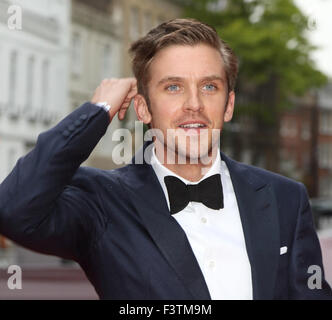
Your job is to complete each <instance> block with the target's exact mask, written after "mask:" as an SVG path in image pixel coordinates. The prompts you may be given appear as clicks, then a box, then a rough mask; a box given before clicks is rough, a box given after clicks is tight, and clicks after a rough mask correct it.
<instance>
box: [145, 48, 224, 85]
mask: <svg viewBox="0 0 332 320" xmlns="http://www.w3.org/2000/svg"><path fill="white" fill-rule="evenodd" d="M149 72H150V81H151V82H158V81H159V80H160V79H161V78H163V77H165V76H168V75H172V76H178V77H183V78H201V77H206V76H209V75H211V74H216V75H220V76H221V77H223V78H224V77H225V71H224V64H223V60H222V58H221V54H220V52H219V51H218V50H217V49H215V48H213V47H211V46H208V45H205V44H198V45H194V46H189V45H172V46H169V47H166V48H164V49H162V50H160V51H159V52H158V53H157V54H156V55H155V56H154V58H153V60H152V63H151V65H150V68H149Z"/></svg>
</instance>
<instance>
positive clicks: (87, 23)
mask: <svg viewBox="0 0 332 320" xmlns="http://www.w3.org/2000/svg"><path fill="white" fill-rule="evenodd" d="M113 4H114V3H113V1H110V0H72V11H71V32H70V38H71V40H70V43H71V52H70V68H69V70H68V71H69V74H68V76H69V79H70V96H69V100H70V107H71V110H74V109H76V108H77V107H78V106H80V105H81V104H82V103H84V102H86V101H90V100H91V98H92V95H93V93H94V91H95V89H96V88H97V86H98V85H99V84H100V82H101V81H102V80H103V79H105V78H116V77H121V75H122V73H123V72H122V61H123V58H122V47H123V30H122V24H121V17H119V15H121V12H119V11H116V10H115V9H114V6H113ZM119 127H120V123H119V121H118V119H117V117H115V118H114V120H113V121H112V126H110V127H109V128H108V130H107V132H106V134H105V136H104V137H103V138H102V139H101V140H100V142H99V144H98V145H97V147H96V148H95V150H94V152H93V153H92V154H91V156H90V157H89V159H88V160H87V161H86V163H85V165H90V166H95V167H102V168H104V169H111V168H113V167H114V164H113V162H112V158H111V156H112V149H113V146H114V145H115V143H118V142H113V141H112V134H113V132H114V130H116V129H118V128H119Z"/></svg>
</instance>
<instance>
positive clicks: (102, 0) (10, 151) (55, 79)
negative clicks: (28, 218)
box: [0, 0, 181, 267]
mask: <svg viewBox="0 0 332 320" xmlns="http://www.w3.org/2000/svg"><path fill="white" fill-rule="evenodd" d="M12 5H16V6H18V9H21V11H22V28H21V29H20V30H11V29H10V28H9V27H8V19H9V18H10V16H11V11H10V8H12V9H15V8H14V7H11V6H12ZM8 10H9V12H8ZM180 13H181V10H180V8H179V7H178V6H176V5H175V4H174V3H173V1H168V0H70V1H69V0H30V1H25V0H17V1H12V0H0V38H1V42H0V70H1V72H0V155H1V157H0V182H1V181H2V180H3V179H4V178H5V177H6V176H7V175H8V173H9V172H10V171H11V170H12V168H13V167H14V165H15V163H16V161H17V160H18V158H19V157H21V156H22V155H24V154H26V153H27V152H28V151H29V150H30V149H32V148H33V146H34V145H35V142H36V140H37V136H38V134H40V133H41V132H43V131H45V130H47V129H48V128H50V127H52V126H53V125H55V124H56V123H57V122H58V121H59V120H60V119H62V118H63V117H64V116H65V115H67V114H68V113H70V112H71V111H72V110H74V109H75V108H77V107H78V106H79V105H81V104H82V103H84V102H86V101H89V100H90V99H91V97H92V95H93V93H94V90H95V89H96V87H97V86H98V85H99V83H100V82H101V81H102V80H103V79H104V78H112V77H123V76H126V77H128V76H132V73H131V65H130V57H129V55H128V52H127V51H128V48H129V46H130V43H131V42H132V41H134V40H136V39H137V38H138V37H140V36H142V35H143V34H145V33H146V32H147V31H149V30H150V29H151V28H152V27H154V26H156V25H157V24H159V23H161V22H162V21H164V20H167V19H171V18H176V17H179V16H180ZM135 119H136V116H135V112H134V110H133V108H131V110H130V112H128V115H127V117H126V121H122V122H120V121H118V119H117V117H115V118H114V119H113V121H112V125H111V126H109V128H108V130H107V132H106V134H105V136H104V137H103V138H102V139H101V141H100V142H99V144H98V145H97V146H96V148H95V150H94V151H93V153H92V154H91V156H90V157H89V159H88V160H87V161H86V162H85V163H84V164H83V165H90V166H94V167H99V168H103V169H111V168H115V167H117V166H119V164H117V163H114V161H113V160H112V151H113V149H114V146H115V145H117V144H119V141H114V139H112V137H113V133H114V131H115V130H116V129H119V128H122V127H125V128H129V129H131V130H132V129H133V123H134V120H135ZM131 137H132V139H134V137H133V135H131ZM133 152H134V150H133ZM130 159H131V155H129V157H128V159H126V160H127V161H129V160H130ZM36 169H38V168H36ZM13 262H15V263H18V264H34V265H35V264H43V265H53V266H54V265H58V264H59V259H58V258H56V257H49V256H44V255H39V254H35V253H32V252H31V251H28V250H25V249H23V248H21V247H17V246H15V247H14V246H13V245H12V244H11V242H10V241H9V240H8V239H5V238H4V237H2V236H1V235H0V267H1V265H6V264H11V263H13Z"/></svg>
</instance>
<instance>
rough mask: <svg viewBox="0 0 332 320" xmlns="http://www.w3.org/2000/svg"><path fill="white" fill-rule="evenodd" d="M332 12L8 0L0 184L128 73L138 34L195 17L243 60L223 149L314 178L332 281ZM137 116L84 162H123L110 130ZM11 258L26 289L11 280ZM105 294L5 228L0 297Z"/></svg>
mask: <svg viewBox="0 0 332 320" xmlns="http://www.w3.org/2000/svg"><path fill="white" fill-rule="evenodd" d="M17 9H20V10H22V21H21V28H16V29H15V28H13V27H12V26H11V25H10V23H14V25H15V23H16V25H19V23H18V22H19V21H17V19H16V21H15V19H11V17H12V16H13V15H14V13H15V12H17V11H15V10H17ZM331 14H332V1H331V0H232V1H230V0H29V1H27V0H16V1H12V0H0V183H1V181H2V180H3V179H4V178H5V177H6V176H7V175H8V174H9V173H10V171H11V170H12V168H13V167H14V165H15V163H16V161H17V160H18V159H19V157H21V156H22V155H24V154H26V153H27V152H28V151H29V150H31V149H32V148H33V147H34V145H35V142H36V139H37V136H38V134H39V133H41V132H43V131H45V130H47V129H49V128H51V127H52V126H54V125H55V124H56V123H57V122H58V121H60V120H61V119H62V118H63V117H64V116H65V115H67V114H69V113H70V112H71V111H73V110H74V109H76V108H77V107H78V106H79V105H81V104H82V103H84V102H85V101H88V100H90V98H91V96H92V94H93V92H94V90H95V88H96V87H97V86H98V85H99V83H100V82H101V80H102V79H104V78H112V77H127V76H132V73H131V67H130V57H129V56H128V53H127V50H128V48H129V45H130V43H131V42H133V41H134V40H136V39H138V38H139V37H141V36H143V35H144V34H146V33H147V32H148V31H149V30H150V29H151V28H152V27H154V26H156V25H158V24H160V23H161V22H163V21H165V20H168V19H171V18H177V17H194V18H198V19H199V20H202V21H204V22H207V23H209V24H211V25H213V26H214V27H215V28H216V30H217V31H218V33H219V34H220V36H221V38H222V39H224V40H225V41H227V42H228V43H229V44H230V46H231V47H232V48H233V49H234V51H235V53H236V54H237V56H238V57H239V61H240V73H239V78H238V84H237V88H236V108H235V116H234V118H233V120H232V122H231V123H227V125H226V127H225V129H224V132H223V136H222V149H223V151H224V152H225V153H226V154H228V155H229V156H231V157H233V158H234V159H236V160H239V161H242V162H245V163H248V164H252V165H256V166H259V167H262V168H266V169H268V170H271V171H274V172H278V173H280V174H283V175H285V176H288V177H290V178H292V179H296V180H298V181H301V182H303V183H304V184H305V185H306V187H307V190H308V193H309V196H310V201H311V205H312V211H313V217H314V221H315V225H316V228H317V231H318V235H319V238H320V242H321V247H322V252H323V259H324V266H325V272H326V278H327V279H328V281H329V283H330V285H332V59H331V57H332V42H331V40H330V38H331V31H332V20H331ZM135 120H136V116H135V113H134V111H133V109H131V112H129V114H127V116H126V119H125V121H122V122H120V121H118V119H117V117H115V118H114V119H113V121H112V125H111V126H109V129H108V131H107V133H106V135H105V136H104V137H103V138H102V140H101V141H100V143H99V144H98V146H97V147H96V148H95V150H94V151H93V153H92V154H91V156H90V157H89V159H88V160H87V161H86V162H85V163H84V165H88V166H93V167H98V168H102V169H113V168H116V167H117V165H116V164H115V163H114V162H113V161H112V149H113V147H114V146H115V145H116V144H118V141H112V134H113V132H114V130H116V129H118V128H127V129H129V130H131V131H132V132H133V135H134V121H135ZM133 151H135V150H133ZM36 170H38V168H36ZM14 264H16V265H19V266H20V267H21V268H22V276H23V288H22V289H21V290H10V289H8V287H7V279H8V277H9V276H10V275H9V274H8V273H7V268H8V266H10V265H14ZM97 298H98V297H97V295H96V293H95V291H94V289H93V288H92V286H91V285H90V283H89V282H88V281H87V279H86V277H85V275H84V273H83V271H81V269H80V268H79V266H78V265H77V264H76V263H74V262H72V261H64V260H61V259H59V258H57V257H50V256H46V255H40V254H37V253H34V252H31V251H29V250H26V249H24V248H22V247H20V246H17V245H16V244H14V243H13V242H11V241H10V240H8V239H6V238H5V237H3V236H1V235H0V299H97Z"/></svg>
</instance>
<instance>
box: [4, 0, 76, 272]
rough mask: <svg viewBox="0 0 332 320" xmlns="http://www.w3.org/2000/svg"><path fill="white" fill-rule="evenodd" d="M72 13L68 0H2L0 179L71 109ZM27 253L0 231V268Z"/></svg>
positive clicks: (18, 260)
mask: <svg viewBox="0 0 332 320" xmlns="http://www.w3.org/2000/svg"><path fill="white" fill-rule="evenodd" d="M70 12H71V1H68V0H29V1H26V0H15V1H11V0H0V183H1V182H2V181H3V179H4V178H5V177H6V176H7V175H8V174H9V172H10V171H11V170H12V169H13V167H14V165H15V163H16V162H17V160H18V159H19V158H20V157H21V156H23V155H25V154H26V153H27V152H28V151H29V150H30V149H31V148H32V147H33V146H34V144H35V143H36V140H37V137H38V135H39V134H40V133H41V132H43V131H46V130H47V129H49V128H50V127H52V126H54V125H55V124H56V123H57V122H58V121H59V120H60V119H61V118H63V117H64V116H65V115H66V114H68V113H69V111H70V106H69V99H68V97H69V81H68V73H69V72H68V68H69V52H70V48H69V45H70V41H69V40H70ZM36 170H38V168H36ZM26 252H27V251H26V250H23V249H22V248H19V247H13V246H12V243H11V242H10V241H8V239H5V238H4V237H2V236H1V235H0V267H1V266H5V265H8V264H11V263H20V261H22V259H23V260H24V258H22V256H24V253H26ZM38 257H39V255H38Z"/></svg>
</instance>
